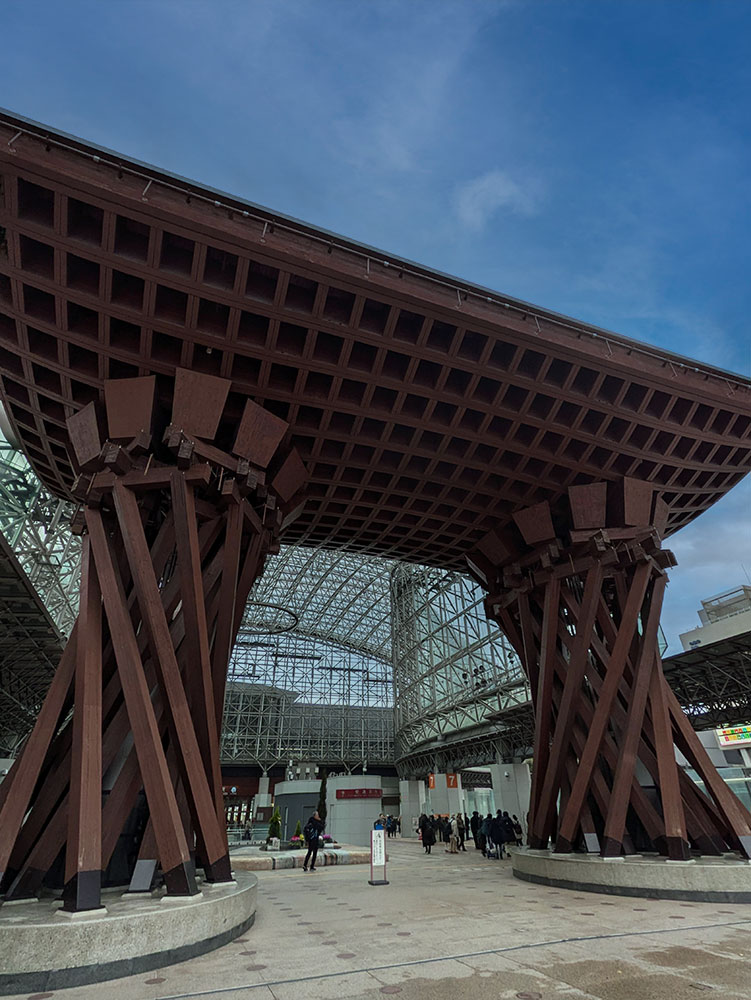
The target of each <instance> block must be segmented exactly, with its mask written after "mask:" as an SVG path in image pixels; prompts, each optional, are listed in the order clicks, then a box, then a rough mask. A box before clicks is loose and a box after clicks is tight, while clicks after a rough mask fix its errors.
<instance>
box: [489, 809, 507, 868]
mask: <svg viewBox="0 0 751 1000" xmlns="http://www.w3.org/2000/svg"><path fill="white" fill-rule="evenodd" d="M490 836H491V839H492V841H493V846H494V848H497V849H498V854H497V857H498V859H499V860H500V859H502V858H503V845H504V843H505V842H506V831H505V830H504V826H503V814H502V813H501V810H500V809H499V810H498V811H497V813H496V814H495V816H494V817H493V818H492V820H491V821H490ZM494 856H496V855H494Z"/></svg>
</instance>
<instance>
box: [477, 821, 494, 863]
mask: <svg viewBox="0 0 751 1000" xmlns="http://www.w3.org/2000/svg"><path fill="white" fill-rule="evenodd" d="M492 822H493V817H492V816H491V815H490V813H488V815H487V816H486V817H485V819H484V820H482V822H481V823H480V848H481V850H482V853H483V854H484V855H485V857H486V858H489V857H490V855H491V854H492V851H493V837H492V830H491V824H492Z"/></svg>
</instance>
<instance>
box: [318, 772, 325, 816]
mask: <svg viewBox="0 0 751 1000" xmlns="http://www.w3.org/2000/svg"><path fill="white" fill-rule="evenodd" d="M318 815H319V816H320V817H321V822H322V823H325V822H326V768H324V769H323V776H322V777H321V790H320V792H319V793H318Z"/></svg>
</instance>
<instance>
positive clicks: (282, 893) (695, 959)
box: [25, 840, 751, 1000]
mask: <svg viewBox="0 0 751 1000" xmlns="http://www.w3.org/2000/svg"><path fill="white" fill-rule="evenodd" d="M388 847H389V854H390V858H391V862H390V865H389V871H388V875H389V878H390V880H391V884H390V885H389V886H385V887H371V886H369V885H368V883H367V879H368V874H369V869H368V868H367V867H365V866H352V867H334V868H326V869H321V870H320V871H317V872H315V873H308V874H303V873H302V872H301V871H279V872H259V873H258V878H259V902H258V912H257V917H256V923H255V926H254V927H253V928H252V929H251V930H249V931H248V932H246V933H245V934H244V935H243V936H242V937H241V938H240V939H238V940H236V941H235V942H233V943H232V944H230V945H227V946H226V947H224V948H221V949H219V950H217V951H215V952H212V953H211V954H208V955H204V956H203V957H200V958H196V959H193V960H191V961H189V962H185V963H182V964H180V965H173V966H169V967H166V968H163V969H160V970H158V971H155V972H151V973H145V974H142V975H138V976H132V977H130V978H128V979H120V980H113V981H111V982H108V983H98V984H94V985H91V986H85V987H79V988H77V989H71V990H58V991H55V992H54V993H44V994H33V996H35V997H37V998H41V997H55V998H56V1000H73V998H79V997H80V998H81V1000H94V998H96V1000H100V998H102V997H107V998H108V997H117V1000H157V998H161V1000H168V998H169V1000H177V998H185V1000H187V998H189V997H190V998H192V997H196V998H198V997H213V998H216V1000H244V998H248V1000H343V998H346V997H358V998H363V1000H375V998H376V997H381V996H383V995H390V994H393V995H399V996H400V997H401V998H403V1000H418V998H419V1000H422V998H429V1000H464V998H465V997H466V998H472V1000H489V998H493V1000H495V998H499V1000H500V998H507V997H508V998H514V997H515V998H519V1000H554V998H558V997H561V998H562V997H566V998H579V997H580V998H585V997H590V998H591V997H597V998H602V1000H642V998H643V1000H663V998H664V1000H684V998H685V1000H693V998H694V997H696V995H697V993H701V992H706V993H708V994H709V993H712V992H714V993H715V994H716V995H717V996H721V997H722V998H723V1000H740V998H744V1000H747V998H751V909H750V908H749V907H748V906H743V905H739V906H732V905H724V906H717V905H713V904H708V903H676V902H670V901H665V900H648V899H647V900H645V899H627V898H618V897H609V896H605V895H597V894H593V893H574V892H571V891H567V890H563V889H561V890H557V889H548V888H544V887H542V886H537V885H530V884H527V883H524V882H520V881H518V880H517V879H514V878H513V876H512V875H511V868H510V862H509V861H504V862H490V861H485V860H484V859H483V858H482V857H481V855H480V854H479V852H477V851H475V850H474V849H473V848H469V849H468V851H467V853H466V854H459V855H458V856H457V855H449V854H446V853H445V852H444V851H443V849H442V848H441V847H440V846H437V847H436V848H434V853H433V854H432V855H431V856H430V857H426V856H425V855H424V854H423V851H422V848H421V847H420V845H419V843H418V842H416V841H406V840H396V841H390V842H389V845H388ZM25 996H28V994H26V995H25Z"/></svg>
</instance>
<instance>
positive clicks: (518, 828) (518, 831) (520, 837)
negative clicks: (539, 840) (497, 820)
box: [511, 816, 524, 847]
mask: <svg viewBox="0 0 751 1000" xmlns="http://www.w3.org/2000/svg"><path fill="white" fill-rule="evenodd" d="M511 821H512V823H513V824H514V836H515V837H516V846H517V847H521V846H522V844H523V843H524V831H523V830H522V825H521V823H520V822H519V817H518V816H512V817H511Z"/></svg>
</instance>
